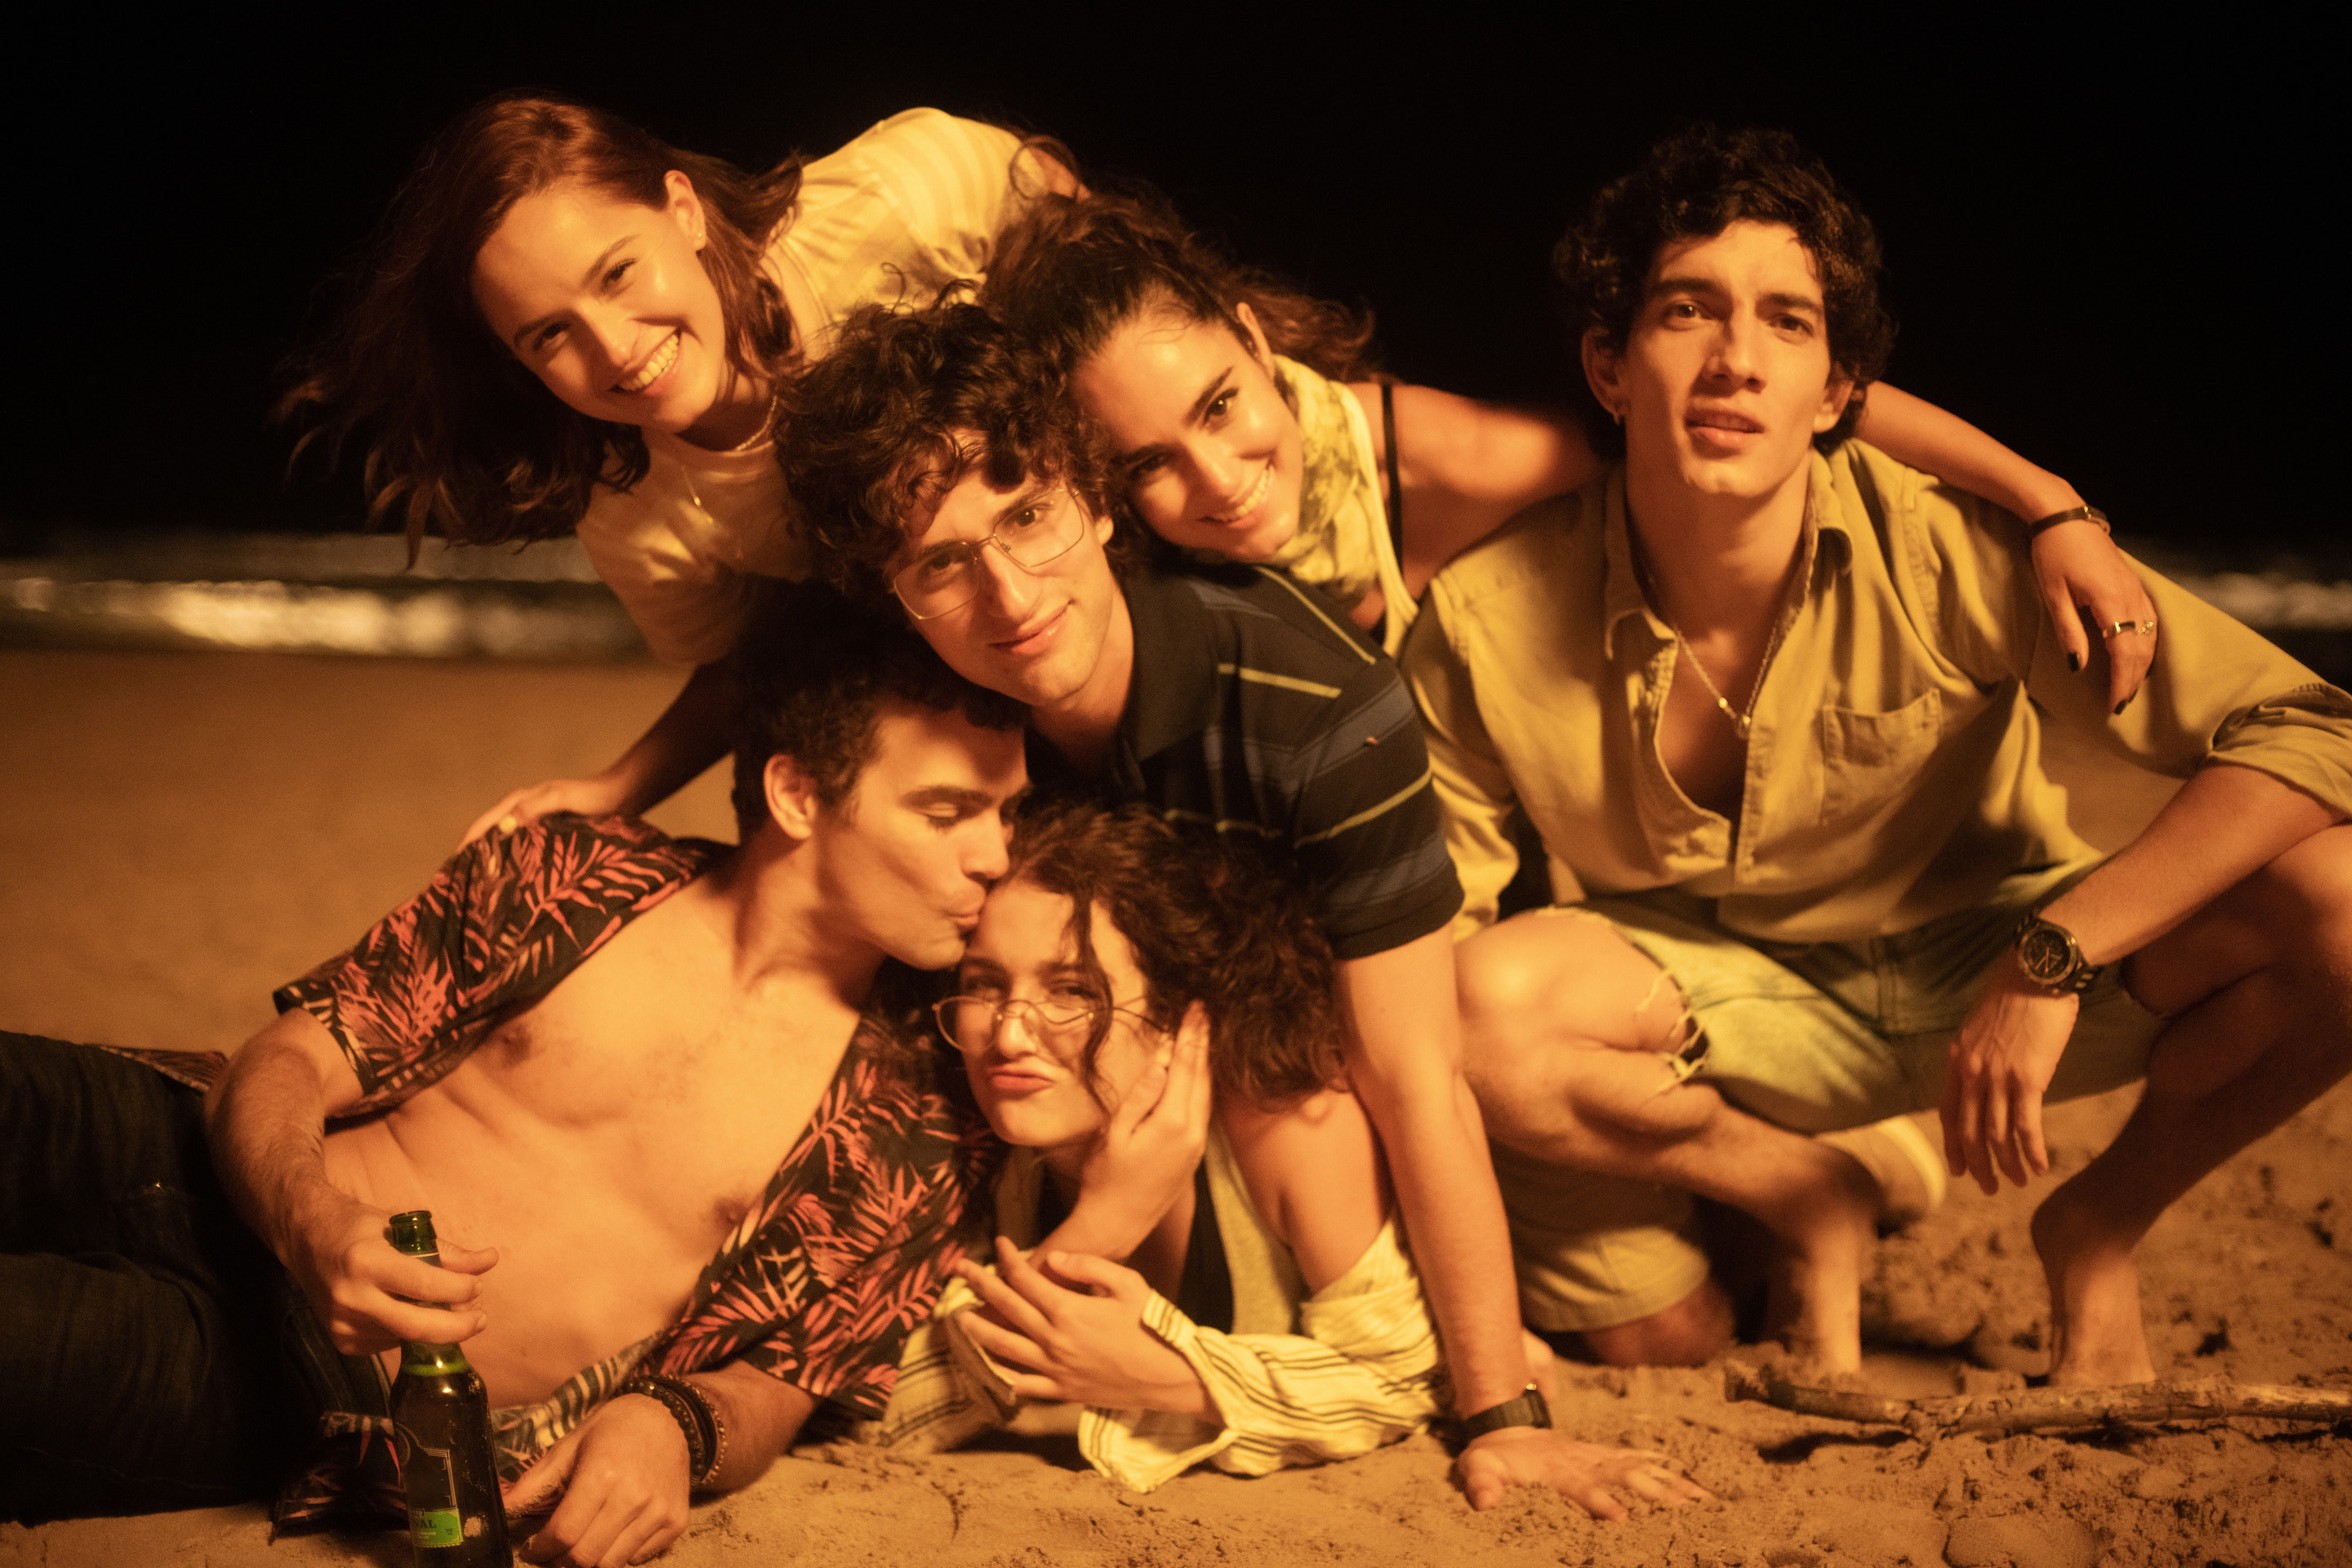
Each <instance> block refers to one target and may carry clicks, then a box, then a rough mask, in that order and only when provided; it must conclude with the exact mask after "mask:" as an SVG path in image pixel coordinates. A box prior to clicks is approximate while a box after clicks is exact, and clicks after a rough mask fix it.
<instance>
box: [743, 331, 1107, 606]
mask: <svg viewBox="0 0 2352 1568" xmlns="http://www.w3.org/2000/svg"><path fill="white" fill-rule="evenodd" d="M778 421H779V430H778V437H777V449H778V451H779V453H780V454H781V461H782V465H783V469H784V488H785V490H786V491H787V493H789V494H790V495H791V496H792V498H793V506H794V507H795V508H796V509H798V511H799V514H800V518H801V524H802V527H803V531H804V533H805V536H806V537H807V539H808V541H809V544H810V553H811V554H812V555H813V556H814V559H815V562H816V569H817V571H818V573H819V574H821V575H822V576H823V577H824V580H825V581H826V582H828V583H829V584H832V585H833V586H834V587H835V589H837V590H839V591H840V592H842V593H844V594H846V595H850V596H851V597H853V598H856V599H860V600H863V601H865V602H866V603H868V604H876V605H879V604H884V603H887V602H889V601H890V581H889V563H890V560H891V558H892V557H893V556H895V555H896V554H898V550H899V548H900V546H902V545H903V544H904V543H905V542H906V538H907V534H906V525H907V523H908V521H910V520H911V519H912V518H914V517H915V516H916V515H917V514H918V513H919V511H920V510H922V509H924V508H925V507H928V506H931V505H935V504H936V503H937V502H938V500H939V499H940V497H941V496H943V495H945V494H946V493H947V492H948V491H949V490H950V489H954V488H955V486H956V485H957V483H958V482H960V481H961V479H963V478H964V477H965V476H966V475H967V474H970V473H971V472H973V471H975V470H977V471H978V472H980V473H981V474H982V475H984V476H985V477H986V478H987V479H988V482H989V483H991V484H992V485H996V486H999V487H1002V488H1004V489H1010V488H1012V487H1013V486H1014V485H1017V484H1019V483H1021V482H1022V480H1023V479H1040V480H1046V481H1058V482H1060V483H1062V484H1065V485H1067V486H1068V487H1069V489H1070V490H1071V492H1072V493H1073V494H1075V495H1076V497H1077V498H1078V500H1079V501H1080V502H1081V503H1082V504H1084V506H1085V507H1086V509H1087V510H1088V511H1089V512H1090V513H1092V514H1093V515H1095V516H1097V517H1102V516H1107V515H1108V513H1109V510H1110V501H1111V495H1110V489H1109V472H1110V470H1109V466H1108V462H1107V460H1106V458H1105V456H1104V454H1103V452H1102V451H1101V449H1100V447H1099V446H1098V445H1097V443H1096V442H1094V441H1092V440H1090V439H1089V438H1088V437H1087V432H1086V427H1085V426H1084V425H1083V424H1082V423H1081V422H1080V421H1079V420H1078V419H1077V417H1076V414H1075V412H1074V409H1073V406H1072V405H1071V404H1070V401H1069V396H1068V391H1067V387H1066V383H1065V382H1064V380H1063V378H1062V377H1060V376H1059V375H1056V374H1054V372H1053V369H1052V367H1051V366H1050V365H1048V364H1047V363H1045V362H1044V361H1043V360H1041V359H1040V358H1039V357H1038V356H1037V355H1036V354H1034V353H1031V352H1029V351H1027V350H1026V349H1025V348H1024V347H1023V346H1022V345H1020V344H1018V343H1016V342H1014V340H1013V336H1012V335H1011V334H1010V333H1008V332H1007V331H1005V330H1004V329H1003V326H1002V325H1001V324H999V322H998V321H996V319H995V318H994V317H993V316H992V315H991V314H990V313H989V312H988V311H986V310H982V309H981V308H980V307H979V306H977V305H974V304H971V303H970V302H969V301H966V300H945V301H943V302H941V303H940V304H936V305H933V306H932V307H930V308H929V310H916V311H910V312H904V313H901V312H897V311H893V310H889V309H888V308H887V307H885V306H880V305H866V306H861V307H860V308H859V309H857V310H855V311H853V312H851V314H850V316H849V319H848V320H847V321H845V323H844V324H843V327H842V330H841V335H840V337H839V338H838V339H836V340H835V343H834V345H833V348H832V350H831V352H830V353H827V354H826V355H825V357H824V359H822V360H820V361H818V362H817V363H816V364H815V365H814V366H813V367H812V368H811V369H810V370H809V371H808V372H807V374H804V375H803V376H802V377H801V378H800V380H799V382H798V383H797V384H795V385H794V386H793V388H792V389H791V391H790V392H788V393H787V394H786V395H785V396H784V397H783V399H782V402H781V403H780V405H779V407H778ZM972 437H978V440H977V441H976V442H975V441H974V440H973V439H972Z"/></svg>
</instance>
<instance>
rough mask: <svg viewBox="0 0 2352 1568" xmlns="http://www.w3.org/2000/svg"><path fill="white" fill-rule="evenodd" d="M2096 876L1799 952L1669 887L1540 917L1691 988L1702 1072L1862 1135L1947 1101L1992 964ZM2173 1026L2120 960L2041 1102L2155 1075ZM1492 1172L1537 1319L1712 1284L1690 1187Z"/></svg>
mask: <svg viewBox="0 0 2352 1568" xmlns="http://www.w3.org/2000/svg"><path fill="white" fill-rule="evenodd" d="M2085 874H2086V872H2085V870H2084V869H2083V868H2076V869H2074V871H2072V872H2071V873H2068V874H2064V875H2053V874H2050V873H2021V874H2020V875H2018V876H2015V877H2012V878H2011V879H2008V880H2007V881H2006V882H2004V883H2003V884H2002V885H2001V887H2000V889H1999V891H1998V893H1997V894H1996V896H1995V897H1994V899H1992V900H1990V901H1989V902H1987V903H1986V904H1984V905H1983V906H1980V907H1979V908H1975V909H1969V910H1959V911H1958V912H1957V913H1954V914H1949V915H1946V916H1943V917H1942V918H1940V919H1937V920H1934V921H1928V922H1927V924H1925V925H1922V926H1917V927H1915V928H1914V929H1912V930H1910V931H1900V932H1897V933H1895V935H1892V936H1883V937H1871V938H1866V939H1864V940H1861V941H1856V942H1810V943H1803V944H1790V943H1782V942H1760V941H1757V940H1754V939H1751V938H1746V937H1740V936H1735V935H1732V934H1731V933H1729V932H1727V931H1723V930H1721V929H1720V928H1719V927H1717V926H1715V925H1713V924H1711V923H1710V922H1709V921H1708V920H1707V919H1706V917H1707V915H1708V914H1709V913H1710V912H1711V910H1712V904H1711V902H1709V901H1708V900H1699V899H1694V898H1691V897H1689V896H1688V895H1685V894H1678V893H1675V892H1673V891H1671V890H1666V891H1662V892H1657V893H1649V894H1643V895H1639V896H1635V897H1619V898H1601V899H1592V900H1587V901H1585V902H1583V903H1581V904H1570V905H1560V906H1557V907H1555V908H1552V909H1549V910H1539V911H1538V912H1537V913H1535V914H1534V915H1531V916H1528V917H1525V918H1529V919H1538V920H1541V919H1582V920H1600V921H1606V922H1607V923H1608V925H1609V926H1610V928H1611V929H1612V930H1613V931H1616V932H1617V934H1618V935H1619V936H1621V937H1622V938H1624V940H1625V941H1626V942H1629V943H1631V944H1632V945H1633V947H1634V948H1635V949H1637V950H1639V951H1640V952H1642V953H1643V955H1644V956H1646V957H1647V958H1649V959H1650V960H1651V962H1653V963H1656V964H1657V965H1658V967H1659V968H1661V969H1662V970H1664V972H1665V973H1666V974H1667V975H1668V976H1670V977H1671V978H1672V979H1673V980H1674V982H1675V985H1676V986H1677V987H1678V988H1680V990H1681V992H1682V995H1683V1002H1684V1005H1685V1009H1686V1010H1687V1011H1688V1014H1689V1016H1690V1020H1691V1022H1692V1024H1693V1025H1694V1026H1695V1030H1694V1043H1693V1046H1692V1047H1691V1050H1690V1052H1689V1053H1688V1058H1689V1059H1690V1060H1691V1061H1692V1062H1694V1063H1695V1064H1696V1065H1695V1067H1694V1068H1693V1070H1692V1072H1691V1081H1692V1082H1695V1083H1706V1084H1711V1085H1713V1086H1714V1088H1715V1089H1717V1091H1718V1092H1720V1093H1721V1094H1722V1095H1723V1097H1724V1099H1725V1100H1728V1101H1730V1102H1731V1103H1732V1104H1733V1105H1736V1106H1738V1108H1739V1109H1741V1110H1746V1111H1748V1112H1749V1113H1750V1114H1752V1115H1755V1116H1757V1117H1759V1118H1761V1119H1762V1120H1764V1121H1769V1122H1772V1123H1774V1124H1775V1125H1777V1126H1780V1127H1785V1128H1788V1129H1789V1130H1790V1131H1796V1132H1828V1131H1835V1130H1837V1129H1839V1128H1845V1127H1860V1126H1864V1125H1867V1124H1868V1123H1870V1122H1874V1121H1884V1120H1885V1119H1886V1118H1887V1117H1890V1116H1899V1115H1902V1114H1904V1113H1906V1112H1909V1111H1918V1110H1933V1109H1934V1108H1935V1107H1936V1106H1937V1104H1939V1103H1940V1101H1941V1100H1942V1098H1943V1086H1944V1063H1945V1058H1947V1056H1948V1054H1949V1052H1950V1049H1951V1044H1952V1041H1953V1039H1954V1037H1956V1036H1957V1035H1958V1032H1959V1027H1960V1025H1961V1023H1962V1022H1963V1021H1965V1020H1966V1018H1967V1017H1968V1014H1969V1007H1970V1006H1971V1005H1974V1003H1975V1001H1976V997H1977V993H1978V992H1979V989H1981V987H1982V985H1983V984H1984V977H1985V973H1986V972H1987V971H1988V970H1989V969H1990V967H1991V966H1992V965H1993V964H1994V963H1996V962H1998V961H1999V960H2000V957H2001V956H2002V954H2003V953H2004V952H2007V951H2008V948H2009V945H2010V942H2011V939H2012V938H2013V937H2014V935H2015V933H2016V930H2017V924H2018V921H2019V920H2020V919H2021V918H2022V916H2023V914H2024V911H2025V910H2029V909H2031V908H2032V907H2034V906H2035V905H2037V904H2040V903H2043V902H2046V901H2047V900H2050V899H2052V898H2054V897H2055V896H2056V895H2057V894H2058V893H2060V892H2062V891H2063V890H2064V889H2065V888H2067V887H2068V886H2071V885H2072V883H2073V882H2074V881H2075V880H2078V879H2080V878H2081V877H2082V876H2083V875H2085ZM2165 1022H2166V1020H2165V1019H2164V1018H2163V1017H2161V1016H2158V1014H2155V1013H2152V1012H2150V1011H2149V1010H2148V1009H2147V1008H2146V1007H2144V1006H2142V1005H2140V1003H2139V1002H2138V1000H2137V998H2135V997H2134V996H2133V995H2132V994H2131V993H2130V992H2128V991H2126V989H2125V988H2124V984H2123V978H2122V966H2121V965H2120V964H2111V965H2109V966H2108V967H2107V968H2106V969H2105V970H2104V971H2103V972H2102V973H2100V975H2099V977H2098V979H2097V981H2096V982H2095V984H2093V985H2092V986H2091V988H2090V990H2089V991H2087V992H2086V993H2084V996H2083V1005H2082V1011H2081V1014H2080V1016H2079V1017H2078V1018H2077V1021H2076V1023H2075V1026H2074V1036H2073V1037H2072V1038H2071V1039H2070V1040H2069V1041H2068V1043H2067V1047H2066V1054H2065V1055H2064V1056H2063V1057H2062V1058H2060V1059H2059V1063H2058V1069H2057V1072H2056V1074H2055V1076H2054V1077H2053V1079H2052V1080H2051V1083H2050V1089H2049V1091H2048V1093H2047V1095H2046V1096H2045V1098H2046V1099H2047V1100H2050V1101H2053V1102H2055V1101H2058V1100H2072V1099H2076V1098H2079V1097H2081V1096H2084V1095H2089V1094H2098V1093H2101V1092H2104V1091H2105V1090H2107V1089H2115V1088H2117V1087H2119V1086H2121V1085H2123V1084H2126V1083H2130V1082H2132V1081H2134V1080H2135V1079H2139V1078H2140V1077H2142V1076H2144V1075H2145V1074H2146V1072H2147V1054H2148V1049H2149V1047H2151V1046H2152V1045H2153V1044H2154V1043H2155V1040H2156V1037H2157V1035H2158V1032H2160V1031H2161V1030H2162V1029H2163V1027H2164V1025H2165ZM1495 1170H1496V1177H1497V1179H1498V1180H1499V1181H1500V1182H1501V1184H1502V1187H1503V1200H1504V1204H1505V1206H1506V1208H1507V1210H1508V1212H1509V1215H1510V1220H1511V1240H1512V1246H1513V1248H1514V1250H1515V1251H1516V1253H1517V1258H1518V1268H1519V1285H1520V1295H1521V1307H1522V1310H1523V1311H1524V1312H1525V1313H1526V1315H1527V1319H1528V1322H1529V1323H1531V1324H1533V1325H1534V1326H1536V1327H1538V1328H1543V1329H1550V1330H1559V1331H1570V1330H1583V1329H1599V1328H1608V1327H1612V1326H1614V1325H1616V1324H1619V1323H1626V1322H1633V1321H1636V1320H1638V1319H1642V1318H1645V1317H1648V1316H1650V1315H1651V1314H1652V1313H1654V1312H1656V1311H1659V1310H1663V1309H1664V1308H1665V1307H1668V1306H1671V1305H1673V1304H1674V1303H1675V1301H1678V1300H1681V1299H1682V1298H1683V1297H1684V1296H1685V1295H1687V1294H1689V1293H1690V1292H1691V1291H1692V1290H1694V1289H1697V1288H1698V1286H1699V1283H1700V1282H1701V1281H1702V1280H1703V1279H1706V1273H1707V1262H1706V1253H1705V1252H1704V1250H1703V1249H1702V1248H1701V1247H1700V1246H1699V1244H1698V1241H1697V1232H1696V1223H1695V1219H1694V1215H1693V1205H1692V1199H1691V1197H1690V1194H1687V1193H1685V1192H1683V1191H1681V1190H1680V1189H1678V1188H1673V1187H1663V1186H1658V1185H1655V1184H1650V1183H1645V1182H1634V1181H1627V1180H1622V1179H1621V1178H1617V1177H1610V1176H1598V1175H1592V1174H1590V1173H1582V1172H1576V1171H1570V1170H1565V1169H1561V1168H1559V1167H1552V1166H1546V1165H1543V1164H1541V1163H1539V1162H1536V1161H1532V1160H1528V1159H1527V1158H1526V1157H1525V1156H1521V1155H1517V1154H1513V1153H1511V1152H1509V1151H1507V1150H1504V1149H1501V1148H1497V1149H1496V1152H1495Z"/></svg>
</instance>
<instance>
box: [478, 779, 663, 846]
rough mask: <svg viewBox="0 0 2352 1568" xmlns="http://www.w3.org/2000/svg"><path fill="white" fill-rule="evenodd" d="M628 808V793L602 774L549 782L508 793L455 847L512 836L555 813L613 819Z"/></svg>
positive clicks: (617, 782)
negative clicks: (485, 838) (494, 834)
mask: <svg viewBox="0 0 2352 1568" xmlns="http://www.w3.org/2000/svg"><path fill="white" fill-rule="evenodd" d="M628 807H629V801H628V790H627V788H626V786H625V785H624V784H622V783H621V782H620V781H619V780H617V779H612V778H608V777H606V776H605V775H604V774H602V773H600V774H598V775H597V776H596V777H594V778H592V779H550V780H548V781H547V782H546V783H545V784H527V785H525V786H524V787H523V788H521V789H518V790H510V791H509V792H508V793H507V794H506V795H503V796H501V797H500V798H499V803H498V804H497V805H494V806H492V807H490V809H489V810H488V811H486V812H484V813H482V815H481V816H478V817H476V818H474V820H473V823H472V825H471V826H468V827H467V829H466V837H463V838H461V839H459V840H458V841H457V847H458V848H460V849H463V848H464V847H466V846H467V845H468V844H471V843H472V842H473V841H474V840H475V839H477V838H479V837H482V835H484V834H486V833H492V832H497V833H512V832H514V831H515V830H516V829H518V828H522V827H528V826H530V825H531V824H532V823H534V822H537V821H538V820H539V819H540V818H541V817H542V816H550V815H551V814H552V813H555V812H559V811H573V812H578V813H579V814H580V815H581V816H616V815H619V814H620V813H623V812H625V811H626V810H628Z"/></svg>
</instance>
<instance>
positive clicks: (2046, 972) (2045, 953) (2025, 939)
mask: <svg viewBox="0 0 2352 1568" xmlns="http://www.w3.org/2000/svg"><path fill="white" fill-rule="evenodd" d="M2017 966H2018V968H2020V969H2021V970H2023V971H2025V977H2026V978H2027V979H2028V980H2031V981H2032V982H2033V983H2034V984H2036V985H2040V986H2043V987H2046V988H2047V989H2048V990H2049V991H2051V992H2052V993H2053V994H2056V995H2060V996H2079V995H2081V994H2083V993H2084V992H2085V991H2088V990H2089V989H2090V988H2091V982H2093V981H2095V980H2096V979H2097V978H2098V977H2099V966H2098V965H2097V964H2095V963H2086V962H2084V958H2083V950H2082V948H2081V947H2079V946H2078V945H2076V943H2075V942H2074V932H2073V931H2068V930H2067V929H2066V928H2065V927H2064V926H2062V925H2053V924H2052V923H2051V922H2050V921H2045V920H2043V919H2042V914H2041V911H2040V910H2035V911H2034V912H2033V913H2032V914H2029V915H2027V916H2026V917H2025V920H2024V921H2023V922H2022V923H2021V924H2020V925H2019V926H2018V928H2017Z"/></svg>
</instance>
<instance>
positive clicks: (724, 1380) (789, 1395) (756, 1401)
mask: <svg viewBox="0 0 2352 1568" xmlns="http://www.w3.org/2000/svg"><path fill="white" fill-rule="evenodd" d="M689 1381H691V1382H692V1383H693V1384H694V1385H695V1386H696V1387H697V1388H698V1389H700V1390H701V1391H702V1392H703V1394H705V1395H706V1396H708V1397H709V1400H710V1403H711V1405H712V1408H713V1409H714V1410H715V1411H716V1412H717V1413H718V1416H719V1422H720V1423H721V1424H722V1425H723V1426H724V1427H725V1428H726V1433H727V1437H726V1442H725V1444H724V1445H723V1447H722V1448H721V1450H720V1453H719V1468H717V1469H715V1470H713V1471H712V1472H711V1473H710V1475H709V1477H708V1478H707V1479H705V1480H704V1481H703V1483H702V1486H703V1489H705V1490H708V1491H720V1492H731V1491H733V1490H735V1489H737V1488H739V1487H745V1486H749V1485H751V1483H752V1482H753V1481H755V1480H758V1479H760V1477H761V1474H762V1473H763V1472H764V1471H765V1470H766V1469H767V1468H768V1467H769V1466H770V1465H771V1464H772V1463H773V1462H774V1461H775V1460H776V1458H778V1457H779V1456H781V1455H782V1453H783V1452H784V1450H785V1449H787V1448H789V1447H792V1444H793V1438H794V1437H796V1436H799V1435H800V1429H801V1426H802V1424H803V1422H805V1421H807V1420H808V1418H809V1414H810V1413H811V1412H812V1411H814V1409H815V1408H816V1401H815V1400H814V1399H813V1398H811V1397H810V1396H809V1395H808V1394H806V1393H805V1392H803V1390H801V1389H799V1388H796V1387H794V1386H793V1384H789V1383H786V1382H784V1381H783V1380H782V1378H776V1377H770V1376H769V1375H768V1374H767V1373H764V1372H761V1371H760V1370H759V1369H758V1368H757V1367H750V1366H745V1365H744V1364H743V1363H740V1362H729V1363H727V1364H726V1365H724V1366H720V1367H715V1368H713V1369H712V1370H710V1371H709V1372H698V1373H695V1374H694V1376H693V1377H692V1378H691V1379H690V1380H689Z"/></svg>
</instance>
